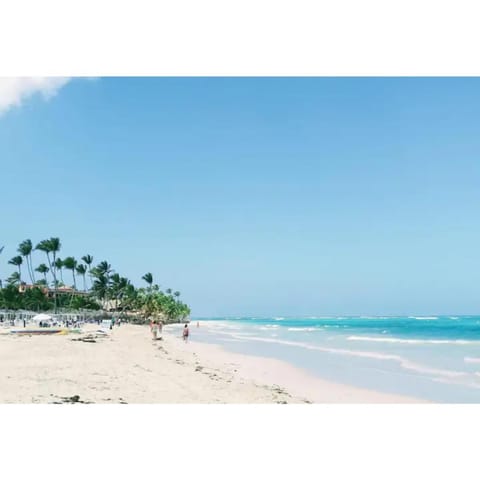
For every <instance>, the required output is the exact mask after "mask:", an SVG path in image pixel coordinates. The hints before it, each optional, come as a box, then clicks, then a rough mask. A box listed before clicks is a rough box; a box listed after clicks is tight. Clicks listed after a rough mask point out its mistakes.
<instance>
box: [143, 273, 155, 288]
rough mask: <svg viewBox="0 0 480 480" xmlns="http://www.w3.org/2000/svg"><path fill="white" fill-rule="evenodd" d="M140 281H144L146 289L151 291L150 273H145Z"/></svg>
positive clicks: (151, 276) (151, 277)
mask: <svg viewBox="0 0 480 480" xmlns="http://www.w3.org/2000/svg"><path fill="white" fill-rule="evenodd" d="M142 280H145V281H146V282H147V283H148V289H149V290H151V289H152V283H153V275H152V274H151V273H146V274H145V275H144V276H143V277H142Z"/></svg>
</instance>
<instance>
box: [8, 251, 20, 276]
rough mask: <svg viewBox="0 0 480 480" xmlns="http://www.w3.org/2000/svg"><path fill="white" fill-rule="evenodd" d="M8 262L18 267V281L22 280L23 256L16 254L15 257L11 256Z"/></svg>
mask: <svg viewBox="0 0 480 480" xmlns="http://www.w3.org/2000/svg"><path fill="white" fill-rule="evenodd" d="M8 263H9V264H10V265H15V266H16V267H18V278H19V281H20V283H21V282H22V263H23V258H22V257H21V256H20V255H17V256H16V257H13V258H11V259H10V260H9V261H8Z"/></svg>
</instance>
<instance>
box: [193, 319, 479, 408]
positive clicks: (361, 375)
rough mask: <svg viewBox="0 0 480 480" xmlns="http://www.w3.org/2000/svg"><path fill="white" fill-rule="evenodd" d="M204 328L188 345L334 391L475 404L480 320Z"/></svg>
mask: <svg viewBox="0 0 480 480" xmlns="http://www.w3.org/2000/svg"><path fill="white" fill-rule="evenodd" d="M206 320H207V319H204V318H198V319H193V320H192V323H191V334H192V335H191V338H192V340H193V341H200V342H207V343H215V344H220V345H222V346H223V347H224V348H225V349H227V350H230V351H233V352H237V353H244V354H250V355H257V356H264V357H272V358H277V359H279V360H283V361H286V362H288V363H290V364H292V365H294V366H296V367H299V368H302V369H304V370H306V371H308V372H309V373H311V374H313V375H316V376H318V377H320V378H323V379H325V380H331V381H333V382H337V383H345V384H349V385H354V386H358V387H363V388H368V389H373V390H377V391H382V392H387V393H396V394H402V395H408V396H413V397H416V398H419V399H425V400H431V401H435V402H446V403H480V316H454V315H452V316H425V317H421V316H411V317H308V318H289V317H272V318H258V317H235V318H234V317H227V318H213V319H212V318H209V319H208V320H209V321H208V322H206ZM197 321H199V322H200V328H196V322H197Z"/></svg>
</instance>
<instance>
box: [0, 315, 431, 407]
mask: <svg viewBox="0 0 480 480" xmlns="http://www.w3.org/2000/svg"><path fill="white" fill-rule="evenodd" d="M95 330H96V326H94V325H87V326H85V329H84V333H83V334H80V335H79V334H70V335H53V336H50V335H49V336H30V335H28V336H24V335H22V336H16V335H0V403H137V404H138V403H140V404H141V403H153V404H162V403H166V404H167V403H170V404H171V403H177V404H183V403H185V404H188V403H190V404H213V403H222V404H249V403H263V404H275V403H297V404H301V403H426V402H425V401H424V400H420V399H416V398H411V397H405V396H400V395H392V394H386V393H381V392H376V391H371V390H366V389H362V388H357V387H353V386H349V385H343V384H337V383H333V382H329V381H325V380H321V379H318V378H316V377H314V376H312V375H310V374H309V373H307V372H304V371H302V370H300V369H298V368H296V367H293V366H291V365H290V364H288V363H286V362H283V361H281V360H277V359H272V358H266V357H255V356H251V355H243V354H239V353H232V352H229V351H227V350H225V349H224V348H222V347H221V346H220V345H216V344H207V343H203V342H195V341H194V340H193V341H192V340H190V341H189V342H188V343H184V342H183V340H182V339H181V338H179V337H178V336H176V335H175V333H176V332H174V331H173V332H170V331H169V330H170V329H169V328H166V329H164V332H163V339H162V340H157V341H154V340H152V339H151V334H150V330H149V328H148V327H145V326H137V325H127V324H124V325H122V326H121V327H115V328H114V330H113V331H111V333H110V334H109V335H106V336H103V337H97V338H95ZM89 335H90V336H91V338H92V339H93V340H95V341H94V342H88V341H79V340H81V339H82V338H84V339H85V338H86V337H88V336H89Z"/></svg>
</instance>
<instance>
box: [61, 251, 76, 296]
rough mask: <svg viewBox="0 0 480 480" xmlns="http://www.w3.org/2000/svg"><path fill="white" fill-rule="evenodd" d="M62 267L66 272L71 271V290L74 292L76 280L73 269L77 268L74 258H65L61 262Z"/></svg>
mask: <svg viewBox="0 0 480 480" xmlns="http://www.w3.org/2000/svg"><path fill="white" fill-rule="evenodd" d="M63 266H64V267H65V268H66V269H67V270H71V271H72V276H73V288H74V289H75V290H76V289H77V281H76V278H75V269H76V268H77V261H76V260H75V258H74V257H67V258H66V259H65V260H64V261H63Z"/></svg>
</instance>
